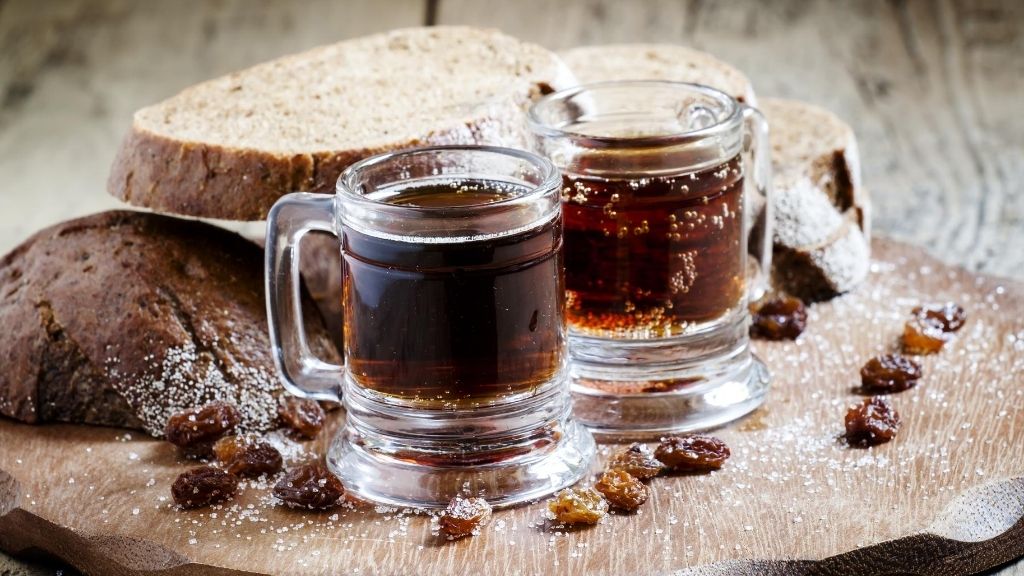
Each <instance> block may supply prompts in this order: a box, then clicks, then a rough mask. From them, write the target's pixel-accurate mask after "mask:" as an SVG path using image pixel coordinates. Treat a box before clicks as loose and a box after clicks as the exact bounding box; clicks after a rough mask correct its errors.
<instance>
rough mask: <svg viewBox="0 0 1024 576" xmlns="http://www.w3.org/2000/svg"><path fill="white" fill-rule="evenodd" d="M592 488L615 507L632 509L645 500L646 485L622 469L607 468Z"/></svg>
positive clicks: (646, 494)
mask: <svg viewBox="0 0 1024 576" xmlns="http://www.w3.org/2000/svg"><path fill="white" fill-rule="evenodd" d="M594 489H595V490H597V491H598V492H600V493H601V494H603V495H604V497H605V498H606V499H607V500H608V503H609V504H611V505H612V506H614V507H615V508H620V509H622V510H629V511H633V510H636V509H637V508H639V507H640V505H641V504H643V503H644V502H646V501H647V496H648V491H647V486H644V483H643V482H641V481H640V480H638V479H637V478H636V477H634V476H633V475H631V474H630V473H628V472H626V471H624V470H609V471H608V472H605V473H604V474H602V475H601V478H600V479H599V480H598V481H597V483H596V484H594Z"/></svg>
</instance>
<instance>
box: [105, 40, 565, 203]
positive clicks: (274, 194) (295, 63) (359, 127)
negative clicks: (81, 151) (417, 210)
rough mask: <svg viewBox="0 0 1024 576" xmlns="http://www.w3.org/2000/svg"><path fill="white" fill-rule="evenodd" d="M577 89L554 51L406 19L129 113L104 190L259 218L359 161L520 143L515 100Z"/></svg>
mask: <svg viewBox="0 0 1024 576" xmlns="http://www.w3.org/2000/svg"><path fill="white" fill-rule="evenodd" d="M572 84H575V80H574V79H573V78H572V76H571V74H570V73H569V72H568V69H567V68H566V67H565V65H564V64H563V63H562V62H561V60H559V59H558V57H557V56H555V55H554V54H553V53H551V52H549V51H547V50H545V49H544V48H541V47H539V46H536V45H533V44H528V43H525V42H521V41H519V40H516V39H515V38H512V37H510V36H506V35H504V34H502V33H500V32H498V31H495V30H487V29H479V28H471V27H455V26H453V27H447V26H442V27H431V28H408V29H401V30H395V31H392V32H387V33H383V34H376V35H372V36H366V37H362V38H357V39H354V40H348V41H345V42H340V43H337V44H333V45H330V46H323V47H320V48H315V49H313V50H309V51H307V52H303V53H301V54H296V55H292V56H286V57H284V58H280V59H277V60H273V61H271V62H267V63H264V64H260V65H257V66H254V67H252V68H249V69H247V70H243V71H240V72H236V73H234V74H229V75H227V76H223V77H221V78H217V79H214V80H210V81H208V82H204V83H202V84H199V85H196V86H193V87H191V88H188V89H186V90H184V91H183V92H181V93H180V94H178V95H176V96H173V97H171V98H169V99H167V100H165V101H163V102H161V103H159V104H156V105H154V106H150V107H147V108H143V109H142V110H139V111H138V112H136V113H135V117H134V120H133V123H132V127H131V129H130V131H129V132H128V134H127V135H126V136H125V138H124V141H123V142H122V144H121V148H120V150H119V151H118V153H117V156H116V158H115V160H114V164H113V167H112V169H111V173H110V177H109V180H108V186H107V187H108V191H109V192H110V193H111V194H113V195H114V196H116V197H118V198H121V199H122V200H125V201H126V202H129V203H130V204H134V205H138V206H145V207H148V208H152V209H154V210H156V211H160V212H170V213H176V214H185V215H191V216H202V217H209V218H222V219H229V220H261V219H263V218H264V217H265V216H266V214H267V212H268V211H269V209H270V207H271V205H273V203H274V201H275V200H277V198H278V197H280V196H281V195H283V194H287V193H289V192H295V191H300V190H301V191H316V192H329V191H332V190H333V189H334V185H335V181H336V180H337V177H338V174H339V173H340V172H341V171H342V170H343V169H344V168H345V167H346V166H348V165H349V164H351V163H353V162H355V161H357V160H359V159H362V158H364V157H366V156H369V155H372V154H375V153H378V152H383V151H388V150H394V149H399V148H408V147H413V146H421V145H432V144H474V143H475V144H496V145H510V146H523V145H525V142H526V139H525V138H526V134H525V122H524V117H523V113H524V108H525V107H526V106H527V105H528V104H529V103H530V102H531V101H532V100H533V99H535V98H537V97H539V96H540V95H542V94H543V93H546V92H550V91H552V90H555V89H558V88H562V87H567V86H570V85H572Z"/></svg>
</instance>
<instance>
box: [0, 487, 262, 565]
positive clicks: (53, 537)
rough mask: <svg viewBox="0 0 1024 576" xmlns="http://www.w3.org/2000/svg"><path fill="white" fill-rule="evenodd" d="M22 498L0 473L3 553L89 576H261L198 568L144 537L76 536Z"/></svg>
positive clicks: (18, 489)
mask: <svg viewBox="0 0 1024 576" xmlns="http://www.w3.org/2000/svg"><path fill="white" fill-rule="evenodd" d="M21 494H22V491H21V485H20V483H19V482H18V480H17V479H16V478H14V477H13V476H12V475H10V474H8V473H7V472H5V471H4V470H2V469H0V550H3V551H4V552H6V553H8V554H11V555H13V556H26V555H30V556H38V555H39V554H44V555H46V556H49V557H53V558H58V559H60V560H61V561H63V562H66V563H68V564H70V565H71V566H72V567H74V568H75V569H76V570H79V571H81V572H83V573H85V574H105V575H110V576H134V575H144V574H160V575H161V576H205V575H210V576H261V575H260V574H259V573H256V572H239V571H237V570H230V569H227V568H217V567H212V566H206V565H202V564H195V563H193V562H191V561H190V560H188V558H185V557H184V556H182V555H181V554H179V553H177V552H175V551H173V550H170V549H168V548H166V547H164V546H162V545H160V544H157V543H155V542H152V541H150V540H146V539H144V538H133V537H127V536H118V535H88V534H83V533H79V532H75V531H74V530H71V529H69V528H66V527H63V526H59V525H57V524H54V523H53V522H50V521H49V520H46V519H45V518H41V517H39V516H36V515H35V514H32V513H31V512H29V511H27V510H25V509H23V508H21V501H22V497H21Z"/></svg>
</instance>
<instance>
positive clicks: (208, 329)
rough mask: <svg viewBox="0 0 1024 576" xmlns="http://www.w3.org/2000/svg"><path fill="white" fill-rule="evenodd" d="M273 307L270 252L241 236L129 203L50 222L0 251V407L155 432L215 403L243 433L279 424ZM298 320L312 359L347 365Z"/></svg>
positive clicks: (310, 323)
mask: <svg viewBox="0 0 1024 576" xmlns="http://www.w3.org/2000/svg"><path fill="white" fill-rule="evenodd" d="M304 308H306V309H307V310H315V309H314V308H312V303H309V305H308V306H305V307H304ZM265 310H266V304H265V301H264V292H263V251H262V250H261V249H260V248H259V247H258V246H257V245H255V244H253V243H252V242H250V241H248V240H245V239H244V238H242V237H241V236H238V235H237V234H234V233H231V232H228V231H226V230H223V229H221V228H218V227H215V226H212V225H209V224H204V223H201V222H196V221H190V220H182V219H177V218H171V217H167V216H160V215H156V214H148V213H142V212H127V211H114V212H104V213H101V214H95V215H92V216H87V217H85V218H80V219H77V220H71V221H68V222H64V223H61V224H58V225H56V226H52V227H50V228H47V229H45V230H42V231H40V232H38V233H37V234H35V235H34V236H32V237H31V238H29V239H28V240H26V241H25V242H24V243H22V244H21V245H20V246H18V247H17V248H15V249H14V250H13V251H12V252H10V253H9V254H7V255H6V256H4V257H3V258H2V259H0V326H3V327H4V330H6V334H5V336H4V338H0V358H3V359H4V367H3V370H0V414H3V415H5V416H10V417H13V418H17V419H20V420H23V421H26V422H30V423H37V422H39V423H41V422H55V421H59V422H79V423H88V424H104V425H111V426H122V427H127V428H137V429H142V430H145V431H146V432H148V433H150V434H153V435H154V436H158V435H160V434H162V431H163V427H164V424H165V423H166V420H167V418H168V417H169V416H170V415H171V414H172V413H174V412H177V411H179V410H182V409H185V408H191V407H193V406H197V405H202V404H205V403H206V402H208V401H210V400H214V399H220V400H226V401H229V402H231V403H233V404H235V405H236V406H238V407H239V409H240V411H241V413H242V426H243V427H244V428H246V429H249V430H266V429H270V428H273V427H274V425H275V420H276V414H277V396H278V395H279V394H280V393H281V392H282V388H281V386H280V383H279V379H278V375H277V371H276V370H275V368H274V364H273V360H272V358H271V353H270V343H269V341H268V337H267V319H266V311H265ZM304 321H305V326H306V330H307V333H308V335H309V344H310V347H311V349H312V350H313V351H314V353H315V354H317V355H318V356H319V357H321V358H322V359H324V360H326V361H330V362H339V357H338V354H337V352H336V351H335V349H334V347H333V345H332V344H331V342H330V340H329V338H328V336H327V333H326V330H325V329H324V327H323V324H322V322H321V320H320V318H319V317H318V316H316V315H315V312H313V313H307V314H306V316H305V318H304Z"/></svg>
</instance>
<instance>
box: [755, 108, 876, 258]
mask: <svg viewBox="0 0 1024 576" xmlns="http://www.w3.org/2000/svg"><path fill="white" fill-rule="evenodd" d="M760 110H761V112H762V113H763V114H764V115H765V118H767V119H768V125H769V126H770V128H771V140H772V168H773V170H774V174H775V179H776V189H778V188H779V183H780V182H781V183H782V185H783V186H784V185H785V184H786V183H788V182H795V181H798V180H800V179H803V178H807V179H810V181H811V182H812V183H813V184H814V185H815V186H816V187H817V188H818V189H820V190H821V191H822V192H824V193H825V194H826V195H827V196H828V198H829V200H830V201H831V202H832V205H833V206H835V207H836V210H838V211H839V212H847V211H850V210H853V211H854V213H855V214H854V215H855V217H856V219H857V223H858V225H859V226H860V228H861V230H862V231H863V232H864V236H865V238H870V236H871V228H870V227H871V201H870V197H869V196H868V194H867V192H866V191H865V189H864V185H863V183H862V181H861V171H860V153H859V152H858V149H857V138H856V136H855V135H854V133H853V129H852V128H850V126H849V125H848V124H847V123H846V122H843V121H842V120H841V119H840V118H839V117H838V116H836V115H835V114H833V113H832V112H829V111H828V110H826V109H824V108H821V107H819V106H815V105H813V104H808V103H806V102H800V101H797V100H785V99H780V98H762V99H761V102H760Z"/></svg>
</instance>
